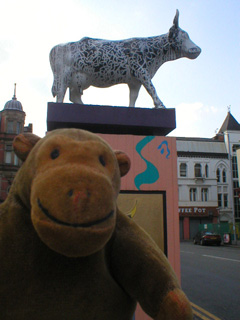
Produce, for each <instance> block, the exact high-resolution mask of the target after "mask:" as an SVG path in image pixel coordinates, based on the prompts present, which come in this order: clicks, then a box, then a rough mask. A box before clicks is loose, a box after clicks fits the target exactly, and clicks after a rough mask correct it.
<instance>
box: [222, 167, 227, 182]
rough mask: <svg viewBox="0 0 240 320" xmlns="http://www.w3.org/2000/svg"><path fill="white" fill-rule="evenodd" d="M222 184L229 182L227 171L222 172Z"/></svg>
mask: <svg viewBox="0 0 240 320" xmlns="http://www.w3.org/2000/svg"><path fill="white" fill-rule="evenodd" d="M222 182H227V175H226V170H225V169H223V171H222Z"/></svg>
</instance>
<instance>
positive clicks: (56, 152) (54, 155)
mask: <svg viewBox="0 0 240 320" xmlns="http://www.w3.org/2000/svg"><path fill="white" fill-rule="evenodd" d="M59 155H60V152H59V150H58V149H54V150H53V151H52V152H51V154H50V156H51V158H52V159H53V160H54V159H56V158H58V157H59Z"/></svg>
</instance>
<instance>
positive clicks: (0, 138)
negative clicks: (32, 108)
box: [0, 84, 32, 202]
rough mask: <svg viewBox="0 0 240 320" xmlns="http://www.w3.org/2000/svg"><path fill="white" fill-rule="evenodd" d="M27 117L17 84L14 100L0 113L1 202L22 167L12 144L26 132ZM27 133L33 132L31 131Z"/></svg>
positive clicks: (7, 103) (6, 104)
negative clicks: (17, 94)
mask: <svg viewBox="0 0 240 320" xmlns="http://www.w3.org/2000/svg"><path fill="white" fill-rule="evenodd" d="M25 116H26V114H25V112H24V111H23V108H22V104H21V102H20V101H18V100H17V97H16V84H14V94H13V97H12V100H9V101H7V102H6V103H5V106H4V108H3V110H2V111H0V202H2V201H3V200H4V199H5V198H6V196H7V193H8V191H9V189H10V186H11V184H12V181H13V178H14V177H15V175H16V173H17V171H18V169H19V167H20V161H19V159H18V158H17V156H16V155H15V154H14V152H13V147H12V142H13V139H14V138H15V136H17V135H18V134H19V133H23V132H24V131H25V130H24V123H25ZM30 128H32V127H31V125H30ZM26 131H30V132H31V130H26Z"/></svg>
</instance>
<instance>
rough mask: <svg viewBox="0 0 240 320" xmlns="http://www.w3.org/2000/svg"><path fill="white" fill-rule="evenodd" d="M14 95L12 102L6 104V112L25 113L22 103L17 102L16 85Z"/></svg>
mask: <svg viewBox="0 0 240 320" xmlns="http://www.w3.org/2000/svg"><path fill="white" fill-rule="evenodd" d="M14 86H15V87H14V95H13V97H12V100H9V101H8V102H6V103H5V106H4V110H17V111H23V108H22V104H21V102H20V101H18V100H17V97H16V83H15V85H14Z"/></svg>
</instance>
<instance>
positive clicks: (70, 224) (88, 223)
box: [37, 199, 114, 228]
mask: <svg viewBox="0 0 240 320" xmlns="http://www.w3.org/2000/svg"><path fill="white" fill-rule="evenodd" d="M37 202H38V207H39V208H40V209H41V211H42V212H43V213H44V214H45V215H46V216H47V217H48V218H49V219H50V220H52V221H53V222H55V223H57V224H60V225H63V226H67V227H73V228H89V227H92V226H94V225H97V224H100V223H102V222H104V221H106V220H107V219H109V218H110V217H111V216H113V214H114V210H111V211H110V213H108V214H107V215H106V216H105V217H104V218H102V219H99V220H95V221H92V222H86V223H68V222H65V221H62V220H59V219H57V218H55V217H54V216H52V215H51V214H50V213H49V212H48V210H47V209H46V208H44V206H43V205H42V204H41V201H40V200H39V199H38V200H37Z"/></svg>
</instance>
